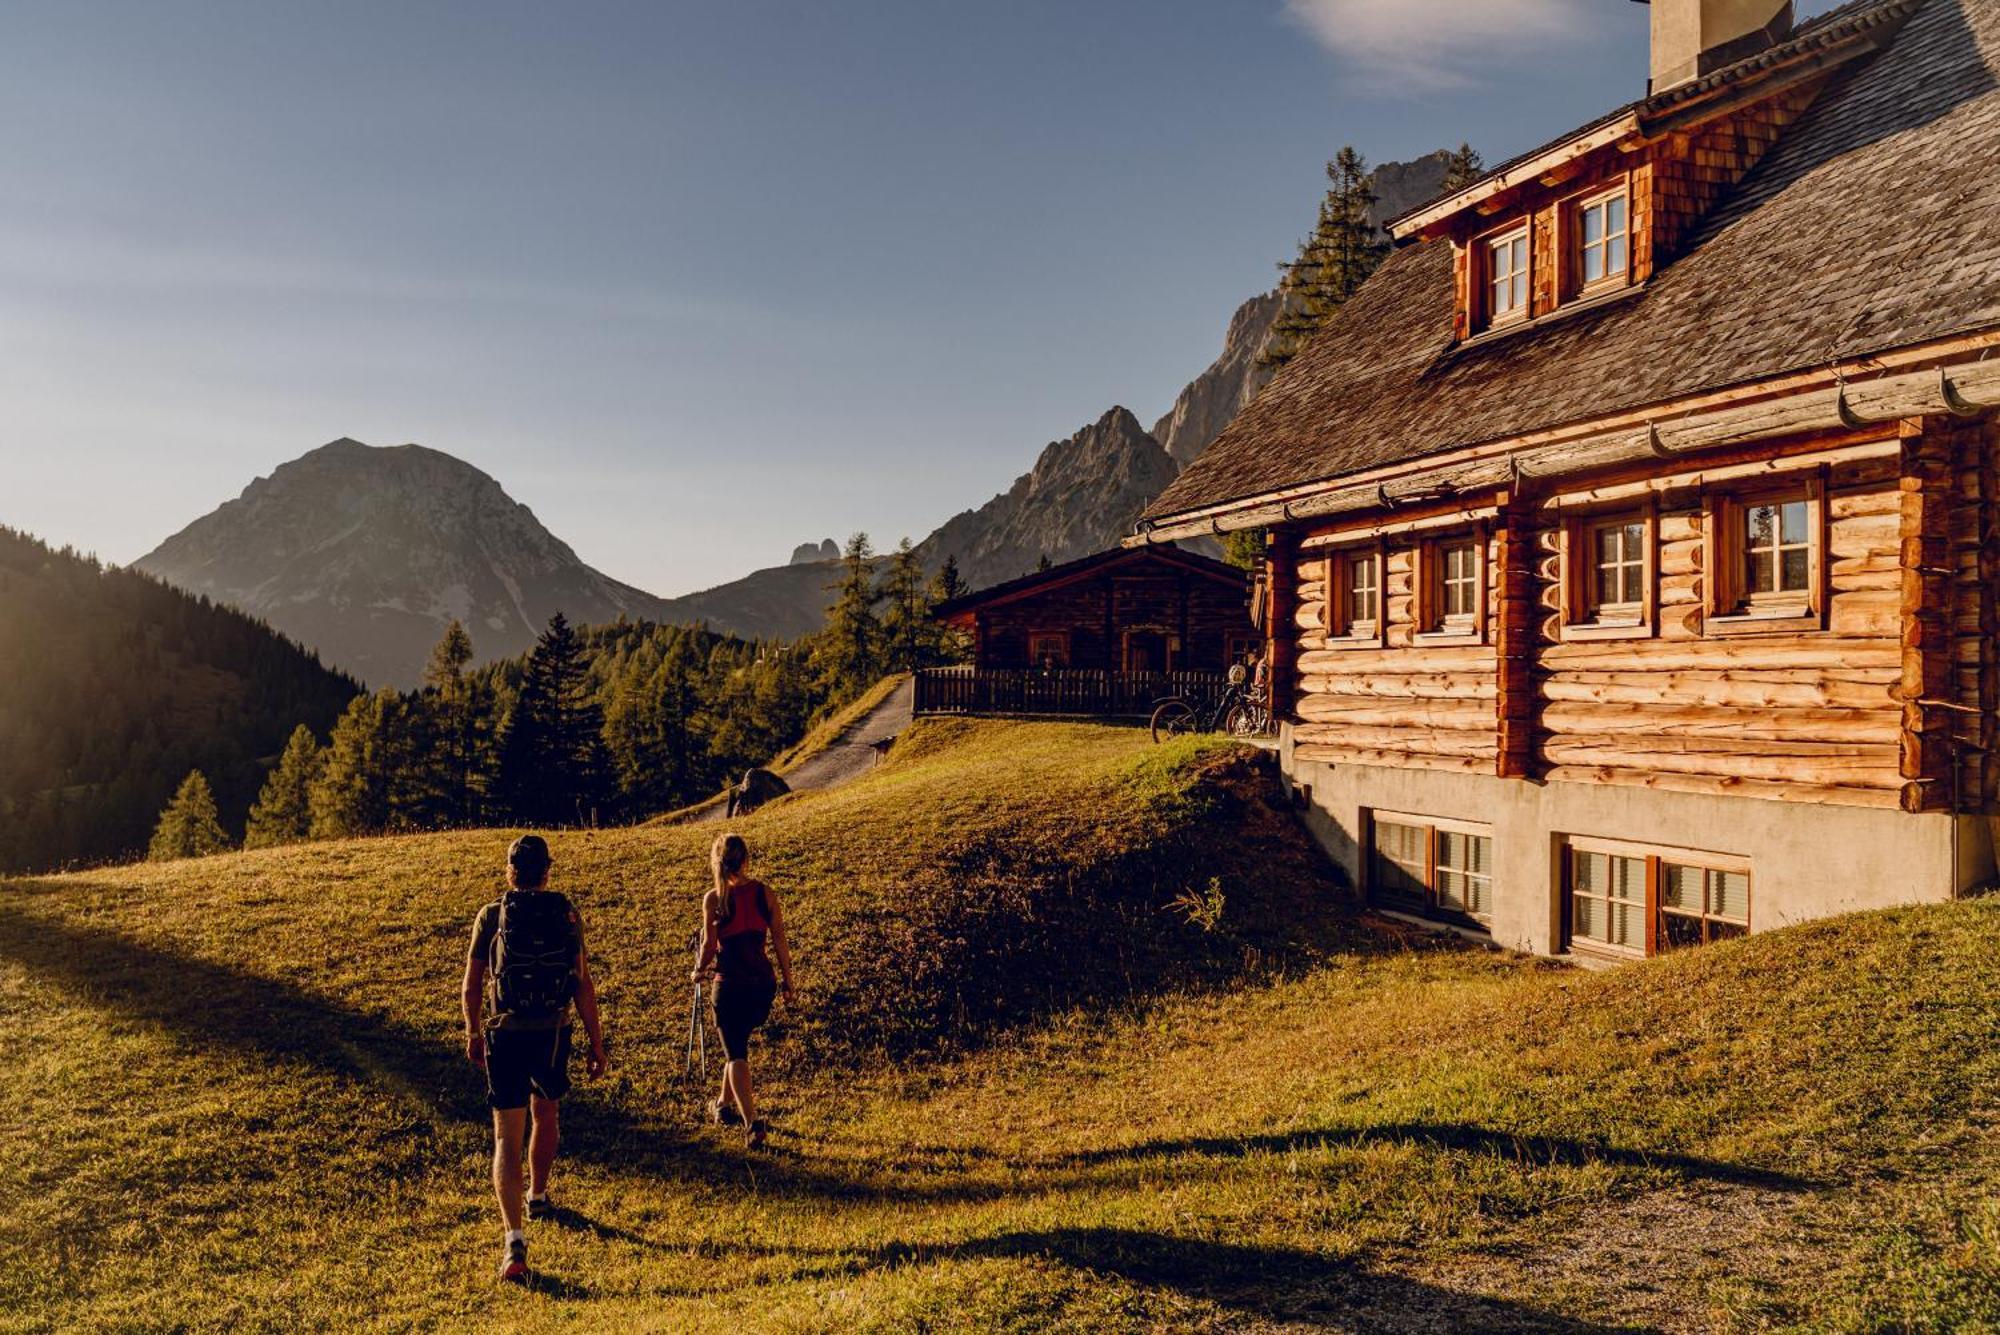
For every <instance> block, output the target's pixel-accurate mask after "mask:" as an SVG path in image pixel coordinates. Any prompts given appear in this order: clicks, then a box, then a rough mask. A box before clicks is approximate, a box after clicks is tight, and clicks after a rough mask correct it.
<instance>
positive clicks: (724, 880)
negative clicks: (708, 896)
mask: <svg viewBox="0 0 2000 1335" xmlns="http://www.w3.org/2000/svg"><path fill="white" fill-rule="evenodd" d="M749 861H750V845H748V844H746V843H744V842H743V836H742V835H740V834H719V835H717V836H715V844H714V846H713V847H711V848H710V849H709V850H708V867H709V870H710V871H712V872H714V873H715V900H716V904H715V912H716V921H717V922H724V923H726V922H728V921H729V920H730V919H731V918H733V917H734V916H736V889H735V887H734V886H733V885H732V884H731V880H732V878H733V877H735V876H736V875H738V874H739V873H740V872H742V870H743V868H744V865H745V864H747V863H748V862H749Z"/></svg>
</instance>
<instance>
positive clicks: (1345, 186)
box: [1260, 145, 1388, 366]
mask: <svg viewBox="0 0 2000 1335" xmlns="http://www.w3.org/2000/svg"><path fill="white" fill-rule="evenodd" d="M1326 178H1327V182H1328V185H1327V192H1326V198H1325V199H1323V200H1321V201H1320V206H1319V221H1318V222H1317V223H1316V224H1315V225H1314V227H1313V232H1312V235H1311V236H1309V237H1307V238H1306V239H1305V240H1304V241H1302V242H1300V243H1299V253H1298V257H1297V258H1296V259H1294V260H1293V261H1292V262H1291V263H1290V264H1285V265H1281V266H1280V268H1281V270H1282V273H1283V277H1282V278H1281V279H1280V281H1279V283H1278V290H1279V292H1280V293H1281V294H1282V295H1283V297H1284V308H1283V310H1282V311H1281V313H1280V314H1279V316H1278V318H1277V320H1276V321H1275V322H1274V323H1273V324H1272V326H1271V335H1272V336H1271V341H1270V344H1269V345H1268V346H1267V347H1266V349H1265V351H1264V354H1263V356H1262V358H1261V359H1260V360H1261V362H1262V364H1263V365H1266V366H1283V365H1284V364H1285V363H1286V362H1289V361H1290V360H1291V359H1292V358H1294V357H1296V356H1298V355H1299V353H1300V351H1301V350H1303V349H1304V348H1305V346H1306V344H1307V343H1309V342H1311V341H1312V336H1313V335H1314V334H1316V333H1318V332H1319V329H1320V326H1322V325H1324V324H1325V323H1326V321H1327V318H1328V317H1329V316H1331V315H1332V314H1333V313H1334V311H1336V310H1338V309H1339V308H1340V305H1341V303H1342V302H1344V301H1346V300H1347V299H1348V298H1349V297H1351V296H1353V295H1354V293H1355V291H1356V290H1357V289H1358V288H1359V287H1360V286H1361V285H1362V283H1364V282H1366V281H1367V279H1368V275H1369V274H1371V273H1373V272H1375V266H1376V265H1378V264H1380V263H1381V262H1382V257H1383V256H1384V255H1385V254H1387V253H1388V246H1387V244H1386V243H1385V242H1383V241H1382V240H1381V238H1380V237H1379V236H1378V235H1377V234H1376V231H1375V225H1374V223H1372V222H1371V221H1369V218H1368V210H1369V209H1370V208H1371V207H1372V206H1373V205H1374V203H1375V191H1374V187H1373V186H1372V184H1371V183H1370V179H1369V176H1368V164H1367V162H1366V160H1364V159H1363V158H1362V156H1361V155H1360V154H1359V153H1357V152H1355V151H1354V149H1353V147H1352V146H1351V145H1350V146H1348V147H1345V148H1342V149H1341V150H1340V152H1339V153H1337V154H1335V155H1334V159H1333V161H1331V162H1329V163H1327V164H1326Z"/></svg>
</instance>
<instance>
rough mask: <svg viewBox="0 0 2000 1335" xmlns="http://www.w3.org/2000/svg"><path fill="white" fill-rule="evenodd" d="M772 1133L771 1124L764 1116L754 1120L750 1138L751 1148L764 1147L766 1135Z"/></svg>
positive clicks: (758, 1148)
mask: <svg viewBox="0 0 2000 1335" xmlns="http://www.w3.org/2000/svg"><path fill="white" fill-rule="evenodd" d="M770 1133H771V1124H770V1123H769V1122H767V1121H765V1120H764V1119H763V1118H761V1117H759V1118H758V1119H757V1120H756V1121H754V1122H752V1123H751V1124H750V1140H749V1144H750V1148H751V1149H753V1150H761V1149H763V1148H764V1137H765V1136H767V1135H769V1134H770Z"/></svg>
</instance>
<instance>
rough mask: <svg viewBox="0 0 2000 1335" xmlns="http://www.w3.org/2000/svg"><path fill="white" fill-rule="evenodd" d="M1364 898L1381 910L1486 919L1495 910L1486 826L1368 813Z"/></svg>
mask: <svg viewBox="0 0 2000 1335" xmlns="http://www.w3.org/2000/svg"><path fill="white" fill-rule="evenodd" d="M1368 841H1369V847H1368V897H1369V899H1370V901H1371V902H1373V903H1375V904H1378V905H1380V906H1381V907H1383V908H1392V909H1401V910H1403V911H1405V912H1408V913H1420V914H1424V915H1426V916H1430V917H1443V918H1464V919H1471V920H1472V921H1474V922H1478V923H1484V922H1486V921H1487V920H1488V919H1489V918H1490V917H1491V915H1492V912H1493V831H1492V828H1491V827H1490V826H1485V825H1478V824H1474V823H1472V822H1469V821H1457V820H1446V819H1443V818H1441V817H1435V816H1410V815H1403V814H1399V813H1396V812H1386V811H1382V812H1372V813H1370V816H1369V821H1368Z"/></svg>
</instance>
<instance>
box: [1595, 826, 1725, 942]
mask: <svg viewBox="0 0 2000 1335" xmlns="http://www.w3.org/2000/svg"><path fill="white" fill-rule="evenodd" d="M1749 930H1750V863H1749V861H1748V860H1747V859H1744V858H1738V857H1730V856H1728V855H1725V854H1719V853H1697V852H1692V851H1689V850H1685V849H1673V848H1654V847H1649V846H1646V845H1641V844H1626V843H1617V842H1612V841H1609V840H1602V839H1586V838H1581V837H1572V838H1571V839H1569V840H1568V842H1567V846H1566V847H1565V848H1564V850H1563V939H1564V944H1565V945H1566V946H1567V947H1568V948H1569V949H1571V950H1575V951H1579V952H1582V953H1585V954H1601V955H1614V956H1624V957H1630V958H1639V957H1643V956H1646V955H1657V954H1660V953H1661V952H1663V951H1668V950H1676V949H1680V948H1681V947H1684V946H1698V945H1704V944H1706V943H1708V942H1711V941H1721V940H1725V939H1727V938H1729V937H1736V936H1743V935H1745V934H1746V933H1748V932H1749Z"/></svg>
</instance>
